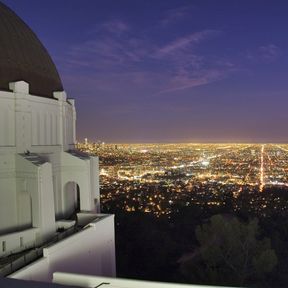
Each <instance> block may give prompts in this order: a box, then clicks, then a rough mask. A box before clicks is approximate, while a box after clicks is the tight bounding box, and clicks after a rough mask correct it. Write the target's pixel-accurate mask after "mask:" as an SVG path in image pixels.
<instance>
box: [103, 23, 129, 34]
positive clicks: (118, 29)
mask: <svg viewBox="0 0 288 288" xmlns="http://www.w3.org/2000/svg"><path fill="white" fill-rule="evenodd" d="M101 27H102V29H104V30H105V31H106V32H110V33H114V34H118V35H120V34H122V33H124V32H127V31H129V30H130V27H129V26H128V24H127V23H125V22H124V21H121V20H113V21H108V22H105V23H103V24H102V26H101Z"/></svg>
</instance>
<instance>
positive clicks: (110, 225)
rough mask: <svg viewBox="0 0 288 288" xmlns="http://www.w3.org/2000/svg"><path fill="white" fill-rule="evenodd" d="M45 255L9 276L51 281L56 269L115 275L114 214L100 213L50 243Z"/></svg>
mask: <svg viewBox="0 0 288 288" xmlns="http://www.w3.org/2000/svg"><path fill="white" fill-rule="evenodd" d="M43 254H44V257H43V258H42V259H40V260H38V261H36V262H33V263H32V264H30V265H27V266H26V267H24V268H23V269H20V270H18V271H17V272H15V273H13V274H11V275H10V276H9V278H14V279H22V280H37V281H43V282H52V278H53V273H54V272H56V271H61V272H70V273H80V274H81V273H88V274H90V275H103V276H110V277H115V275H116V267H115V242H114V216H113V215H109V216H105V217H101V218H100V219H99V220H96V221H94V222H92V223H91V224H89V226H87V228H84V229H83V230H82V231H81V232H78V233H76V234H74V235H72V236H70V237H68V238H66V239H64V240H62V241H60V242H58V243H56V244H54V245H52V246H50V247H47V248H44V250H43Z"/></svg>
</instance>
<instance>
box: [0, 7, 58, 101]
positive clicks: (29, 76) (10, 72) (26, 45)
mask: <svg viewBox="0 0 288 288" xmlns="http://www.w3.org/2000/svg"><path fill="white" fill-rule="evenodd" d="M21 80H23V81H25V82H27V83H29V85H30V94H34V95H38V96H44V97H48V98H53V92H54V91H63V86H62V83H61V79H60V77H59V74H58V72H57V69H56V67H55V65H54V63H53V61H52V59H51V57H50V55H49V54H48V52H47V50H46V48H45V47H44V46H43V45H42V43H41V42H40V40H39V39H38V37H37V36H36V35H35V34H34V32H33V31H32V30H31V29H30V28H29V27H28V26H27V25H26V24H25V23H24V22H23V21H22V20H21V19H20V18H19V17H18V16H17V15H16V14H15V13H14V12H13V11H12V10H10V9H9V8H8V7H7V6H5V5H4V4H3V3H1V2H0V90H7V91H8V90H9V82H16V81H21Z"/></svg>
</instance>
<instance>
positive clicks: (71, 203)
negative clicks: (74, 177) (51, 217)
mask: <svg viewBox="0 0 288 288" xmlns="http://www.w3.org/2000/svg"><path fill="white" fill-rule="evenodd" d="M63 206H64V207H63V208H64V216H65V218H69V217H72V216H73V215H74V214H75V213H77V212H79V211H80V187H79V185H78V184H77V183H76V182H74V181H69V182H67V183H66V184H65V186H64V205H63Z"/></svg>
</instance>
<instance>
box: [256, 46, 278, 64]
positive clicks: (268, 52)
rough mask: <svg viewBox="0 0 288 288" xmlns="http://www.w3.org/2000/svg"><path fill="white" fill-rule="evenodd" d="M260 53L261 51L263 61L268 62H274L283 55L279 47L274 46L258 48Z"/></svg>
mask: <svg viewBox="0 0 288 288" xmlns="http://www.w3.org/2000/svg"><path fill="white" fill-rule="evenodd" d="M258 51H259V56H260V57H261V58H262V59H263V60H267V61H274V60H276V59H277V58H278V57H279V56H280V54H281V51H280V49H279V47H277V46H276V45H274V44H268V45H266V46H260V47H259V48H258Z"/></svg>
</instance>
